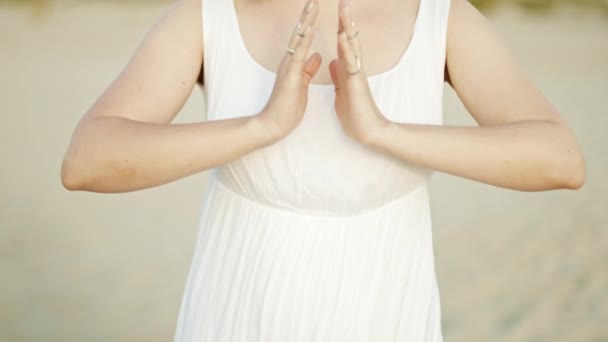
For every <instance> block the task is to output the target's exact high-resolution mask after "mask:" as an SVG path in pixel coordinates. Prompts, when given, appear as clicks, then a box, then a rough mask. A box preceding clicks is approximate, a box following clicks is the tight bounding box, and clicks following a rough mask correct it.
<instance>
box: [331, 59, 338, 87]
mask: <svg viewBox="0 0 608 342" xmlns="http://www.w3.org/2000/svg"><path fill="white" fill-rule="evenodd" d="M329 75H330V76H331V81H332V82H333V83H334V89H335V90H336V91H340V78H339V77H338V60H337V59H334V60H332V61H331V62H329Z"/></svg>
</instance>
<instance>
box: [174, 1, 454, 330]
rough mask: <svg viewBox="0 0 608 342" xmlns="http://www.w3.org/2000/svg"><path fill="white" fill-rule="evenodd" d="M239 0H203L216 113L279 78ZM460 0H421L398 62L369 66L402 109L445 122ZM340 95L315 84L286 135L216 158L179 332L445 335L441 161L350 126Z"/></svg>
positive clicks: (386, 104) (210, 96) (375, 90)
mask: <svg viewBox="0 0 608 342" xmlns="http://www.w3.org/2000/svg"><path fill="white" fill-rule="evenodd" d="M232 1H233V0H203V2H202V3H203V9H202V13H203V33H204V38H203V39H204V46H205V56H204V72H205V93H206V100H207V115H208V120H219V119H226V118H233V117H240V116H246V115H253V114H255V113H258V112H259V111H260V110H261V109H262V108H263V106H264V104H265V103H266V102H267V100H268V97H269V95H270V92H271V90H272V86H273V84H274V79H275V75H274V73H272V72H271V71H269V70H267V69H265V68H264V67H263V66H261V65H260V64H259V63H257V62H256V61H255V60H254V59H253V58H252V56H251V55H250V54H249V52H248V51H247V49H246V47H245V45H244V43H243V41H242V36H241V34H240V31H239V26H238V21H237V16H236V12H235V8H234V3H233V2H232ZM449 3H450V1H449V0H421V4H420V7H419V12H418V18H417V20H416V24H415V31H414V33H413V36H412V39H411V43H410V45H409V47H408V48H407V50H406V51H405V52H404V54H403V55H402V57H401V59H400V60H399V62H398V63H397V64H396V65H395V66H394V67H392V68H391V69H389V70H387V71H385V72H383V73H381V74H378V75H373V76H370V77H369V82H370V87H371V89H372V94H373V97H374V99H375V101H376V103H377V105H378V107H379V109H380V110H381V111H382V113H383V114H384V115H385V116H387V117H388V118H389V119H391V120H393V121H397V122H409V123H424V124H441V123H442V95H443V83H444V82H443V71H444V61H445V40H446V26H447V18H448V11H449V5H450V4H449ZM402 45H405V42H404V43H403V44H402ZM367 53H373V52H370V51H368V52H367ZM333 104H334V90H333V86H332V85H318V84H314V85H312V86H311V87H310V91H309V103H308V107H307V111H306V113H305V115H304V119H303V121H302V122H301V124H300V125H299V126H298V127H297V128H296V129H295V130H294V131H293V132H291V133H290V134H289V135H288V136H287V137H286V138H284V139H282V140H280V141H278V142H277V143H275V144H273V145H270V146H267V147H265V148H262V149H258V150H256V151H254V152H252V153H249V154H247V155H244V156H242V157H241V158H239V159H237V160H234V161H233V162H230V163H228V164H226V165H224V166H222V167H218V168H216V169H213V170H212V171H211V174H210V178H209V185H208V188H207V192H206V193H205V198H204V201H203V206H202V211H201V218H200V227H199V235H198V239H197V242H196V248H195V252H194V256H193V260H192V265H191V268H190V273H189V276H188V280H187V284H186V288H185V292H184V296H183V299H182V305H181V309H180V313H179V318H178V321H177V327H176V333H175V340H174V341H176V342H185V341H188V342H193V341H197V342H202V341H208V342H224V341H243V342H244V341H247V342H250V341H251V342H255V341H260V342H299V341H302V342H304V341H306V342H312V341H349V342H352V341H370V342H371V341H374V342H385V341H386V342H388V341H403V342H418V341H424V342H441V341H442V340H443V338H442V333H441V314H440V300H439V292H438V287H437V281H436V276H435V266H434V257H433V242H432V229H431V215H430V206H429V198H428V180H429V178H430V177H431V174H432V171H431V170H428V169H423V168H420V167H416V166H415V165H412V164H410V163H407V162H403V161H400V160H397V159H395V158H391V157H388V156H386V155H384V154H381V153H379V152H377V151H373V150H371V149H369V148H366V147H364V146H362V145H361V144H359V143H357V142H355V141H353V140H352V139H350V138H349V137H348V136H347V135H346V134H345V133H344V132H343V130H342V129H341V127H340V124H339V122H338V119H337V116H336V114H335V112H334V107H333Z"/></svg>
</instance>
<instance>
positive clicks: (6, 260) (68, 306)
mask: <svg viewBox="0 0 608 342" xmlns="http://www.w3.org/2000/svg"><path fill="white" fill-rule="evenodd" d="M166 6H167V4H165V3H153V4H149V5H143V4H131V5H127V4H120V3H106V4H101V3H100V4H97V3H95V4H93V3H92V4H86V5H76V4H66V5H61V6H50V7H48V8H46V9H45V10H44V11H43V12H39V11H32V10H31V8H29V7H24V6H2V7H0V28H1V29H0V42H2V45H1V48H0V75H1V76H0V92H1V94H2V102H1V108H2V109H3V117H4V118H5V121H4V122H3V125H2V127H3V137H2V144H0V153H1V155H2V158H3V163H2V165H3V167H2V168H1V169H0V175H1V177H0V186H1V189H2V195H1V196H0V341H7V342H8V341H11V342H22V341H23V342H25V341H47V342H54V341H57V342H59V341H61V342H68V341H91V342H94V341H151V342H152V341H170V340H171V339H172V336H173V329H174V325H175V320H176V318H177V312H178V308H179V303H180V300H181V295H182V291H183V286H184V284H185V281H186V276H187V271H188V269H189V266H190V258H191V256H192V252H193V248H194V237H195V234H196V231H197V228H198V227H197V221H198V215H199V210H200V204H201V200H202V196H203V193H204V188H205V181H206V178H205V176H206V174H205V173H203V174H199V175H195V176H192V177H188V178H186V179H182V180H180V181H178V182H175V183H171V184H168V185H165V186H161V187H157V188H153V189H148V190H143V191H138V192H132V193H126V194H105V195H101V194H94V193H86V192H69V191H67V190H65V189H64V188H63V187H62V186H61V182H60V177H59V171H60V165H61V159H62V157H63V153H64V152H65V149H66V147H67V144H68V142H69V139H70V136H71V133H72V131H73V129H74V127H75V125H76V122H77V120H78V119H79V118H80V116H81V115H82V114H83V113H84V111H85V110H87V109H88V107H89V106H90V104H91V103H92V102H93V101H94V100H95V99H96V98H97V96H98V95H99V94H100V93H101V91H103V89H104V88H105V87H106V86H107V85H108V84H109V82H111V80H112V79H113V78H114V77H115V76H116V75H117V74H118V72H119V71H120V70H121V69H122V67H123V66H124V64H125V63H126V62H127V60H128V59H129V58H130V56H131V54H132V53H133V51H134V49H135V47H136V46H137V44H138V43H139V41H140V40H141V39H142V38H143V36H144V34H145V32H146V31H147V30H148V28H149V27H150V26H151V25H152V24H153V22H154V21H155V20H156V18H158V17H159V16H160V15H161V13H162V12H163V11H164V9H165V7H166ZM489 18H490V19H491V21H492V22H493V23H494V24H495V25H496V27H497V29H498V30H499V32H500V33H501V34H502V35H503V36H504V37H505V39H506V40H507V42H508V44H509V45H510V46H511V48H512V49H513V53H514V55H515V56H516V58H517V59H518V61H519V62H520V63H521V65H522V66H523V67H524V69H525V70H526V71H527V72H528V74H529V75H530V77H531V78H532V79H533V80H534V81H535V82H536V84H538V85H539V87H540V88H541V89H542V90H543V91H544V93H545V94H546V95H547V97H548V98H549V99H551V101H552V102H553V103H554V104H555V105H556V106H557V108H559V109H560V111H561V112H562V113H563V115H564V117H565V118H566V120H567V121H568V122H569V123H570V124H571V126H572V127H573V129H574V131H575V133H576V135H577V137H578V139H579V142H580V144H581V146H582V148H583V150H584V153H585V156H586V159H587V169H588V173H587V183H586V184H585V186H584V187H583V188H582V189H581V190H578V191H568V190H560V191H551V192H543V193H524V192H517V191H511V190H505V189H500V188H496V187H490V186H488V185H484V184H481V183H475V182H473V181H469V180H465V179H461V178H457V177H453V176H449V175H445V174H440V173H436V174H435V175H434V177H433V181H432V189H431V190H432V193H431V196H432V210H433V225H434V227H433V229H434V230H433V234H434V235H433V236H434V249H435V255H436V260H435V261H436V267H437V277H438V281H439V286H440V292H441V304H442V310H443V330H444V337H445V341H446V342H471V341H509V342H528V341H530V342H544V341H551V342H580V341H584V342H600V341H608V325H607V324H606V322H608V232H607V228H608V201H607V200H606V197H605V196H606V194H608V181H607V180H606V175H608V158H606V156H607V155H608V135H607V134H606V132H605V131H606V129H607V128H608V113H607V112H606V97H607V96H608V18H606V17H602V16H600V15H594V14H592V13H591V14H589V13H587V14H583V13H579V12H574V11H562V12H558V13H554V14H551V15H547V16H532V15H529V14H524V13H522V12H519V11H515V10H502V11H499V12H495V13H493V14H491V15H490V17H489ZM445 94H446V95H445V123H446V124H449V125H473V124H474V121H473V120H472V119H471V117H470V116H469V115H468V114H467V112H466V111H465V109H464V108H463V107H462V105H461V104H460V103H459V101H458V99H457V97H456V95H455V94H454V92H453V91H452V90H451V89H449V88H446V93H445ZM204 119H205V113H204V98H203V95H202V92H201V90H200V89H198V88H197V89H195V90H194V92H193V94H192V96H191V97H190V99H189V101H188V103H187V104H186V106H185V107H184V108H183V110H182V112H181V113H180V115H179V116H178V118H177V120H176V122H195V121H202V120H204Z"/></svg>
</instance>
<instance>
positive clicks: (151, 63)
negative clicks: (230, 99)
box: [85, 0, 203, 123]
mask: <svg viewBox="0 0 608 342" xmlns="http://www.w3.org/2000/svg"><path fill="white" fill-rule="evenodd" d="M201 21H202V16H201V0H176V1H174V2H173V3H172V4H170V5H169V6H168V8H167V9H166V11H165V12H164V13H163V14H162V15H161V16H160V17H159V18H158V19H157V21H156V22H155V23H153V24H152V25H151V27H150V28H149V30H148V31H147V32H146V34H145V37H144V38H143V40H142V41H141V42H140V43H139V46H137V48H136V49H135V51H134V53H133V55H132V56H131V58H130V60H129V61H128V63H127V64H126V65H125V66H124V68H123V70H122V71H121V72H120V73H119V74H118V75H117V77H116V78H115V79H114V81H113V82H112V83H111V84H110V85H109V86H108V87H107V89H106V90H105V91H104V92H103V93H102V94H101V96H100V97H99V98H98V99H97V101H96V102H95V103H94V104H93V105H92V107H91V108H90V109H89V111H88V112H87V113H86V114H85V117H88V118H94V117H103V116H120V117H124V118H128V119H131V120H137V121H143V122H154V123H168V122H170V121H171V120H173V118H174V117H175V116H176V115H177V113H178V112H179V111H180V109H181V108H182V106H183V105H184V103H185V101H186V100H187V99H188V97H189V96H190V94H191V93H192V89H193V87H194V86H195V85H196V82H197V79H198V77H199V73H200V70H201V68H202V62H203V38H202V37H203V35H202V22H201Z"/></svg>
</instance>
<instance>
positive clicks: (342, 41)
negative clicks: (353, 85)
mask: <svg viewBox="0 0 608 342" xmlns="http://www.w3.org/2000/svg"><path fill="white" fill-rule="evenodd" d="M338 60H339V61H340V64H341V65H343V66H344V68H345V70H346V72H347V73H348V74H354V73H356V72H357V71H359V70H360V68H361V65H360V63H361V62H360V61H357V57H355V51H354V50H353V47H352V46H351V45H350V43H349V42H348V38H347V37H346V33H345V32H342V33H340V34H339V35H338ZM349 76H351V75H349Z"/></svg>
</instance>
